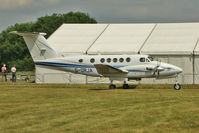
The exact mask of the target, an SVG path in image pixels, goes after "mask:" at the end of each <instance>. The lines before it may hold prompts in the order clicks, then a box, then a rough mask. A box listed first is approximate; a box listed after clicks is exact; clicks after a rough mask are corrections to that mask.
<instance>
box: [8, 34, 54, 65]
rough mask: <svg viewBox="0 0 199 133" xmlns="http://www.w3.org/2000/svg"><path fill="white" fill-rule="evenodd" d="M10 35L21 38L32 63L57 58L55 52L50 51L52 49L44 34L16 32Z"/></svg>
mask: <svg viewBox="0 0 199 133" xmlns="http://www.w3.org/2000/svg"><path fill="white" fill-rule="evenodd" d="M10 33H12V34H17V35H20V36H23V38H24V40H25V42H26V45H27V47H28V49H29V52H30V54H31V56H32V58H33V60H34V61H36V60H45V59H49V58H55V57H57V53H56V52H55V50H54V49H52V47H51V46H50V45H49V44H48V43H47V41H46V39H45V38H44V36H45V35H46V33H38V32H18V31H12V32H10Z"/></svg>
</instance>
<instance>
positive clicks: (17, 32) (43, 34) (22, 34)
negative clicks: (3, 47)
mask: <svg viewBox="0 0 199 133" xmlns="http://www.w3.org/2000/svg"><path fill="white" fill-rule="evenodd" d="M10 33H11V34H16V35H20V36H37V35H42V36H45V35H46V33H40V32H21V31H11V32H10Z"/></svg>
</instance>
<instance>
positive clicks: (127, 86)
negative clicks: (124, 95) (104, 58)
mask: <svg viewBox="0 0 199 133" xmlns="http://www.w3.org/2000/svg"><path fill="white" fill-rule="evenodd" d="M122 87H123V89H129V85H128V84H127V83H126V81H124V84H123V86H122Z"/></svg>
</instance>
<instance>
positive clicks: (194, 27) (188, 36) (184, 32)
mask: <svg viewBox="0 0 199 133" xmlns="http://www.w3.org/2000/svg"><path fill="white" fill-rule="evenodd" d="M198 38H199V23H171V24H157V26H156V28H155V30H154V31H153V33H152V34H151V36H150V37H149V39H148V40H147V42H146V44H145V45H144V47H143V48H142V50H141V53H144V54H158V55H161V54H174V55H178V54H179V55H181V54H192V53H193V51H194V48H195V46H196V44H197V41H198Z"/></svg>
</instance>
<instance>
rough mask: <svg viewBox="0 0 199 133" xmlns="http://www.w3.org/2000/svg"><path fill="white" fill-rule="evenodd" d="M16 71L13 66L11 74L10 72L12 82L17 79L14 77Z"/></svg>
mask: <svg viewBox="0 0 199 133" xmlns="http://www.w3.org/2000/svg"><path fill="white" fill-rule="evenodd" d="M16 71H17V69H16V67H15V66H13V67H12V68H11V72H12V82H16V79H17V77H16Z"/></svg>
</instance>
